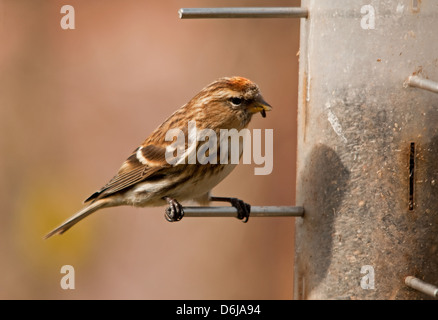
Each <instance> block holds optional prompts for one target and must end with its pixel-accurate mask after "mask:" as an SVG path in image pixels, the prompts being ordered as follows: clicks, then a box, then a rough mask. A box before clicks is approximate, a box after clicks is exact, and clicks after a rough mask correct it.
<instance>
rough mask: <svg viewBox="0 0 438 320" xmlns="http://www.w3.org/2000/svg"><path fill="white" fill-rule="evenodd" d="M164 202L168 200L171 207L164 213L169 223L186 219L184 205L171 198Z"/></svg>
mask: <svg viewBox="0 0 438 320" xmlns="http://www.w3.org/2000/svg"><path fill="white" fill-rule="evenodd" d="M164 200H166V201H167V203H168V205H169V206H168V207H167V208H166V210H165V211H164V218H166V220H167V221H169V222H176V221H180V220H181V219H182V218H183V217H184V210H183V207H182V205H181V204H180V203H179V202H178V201H176V200H175V199H172V198H169V197H166V198H164Z"/></svg>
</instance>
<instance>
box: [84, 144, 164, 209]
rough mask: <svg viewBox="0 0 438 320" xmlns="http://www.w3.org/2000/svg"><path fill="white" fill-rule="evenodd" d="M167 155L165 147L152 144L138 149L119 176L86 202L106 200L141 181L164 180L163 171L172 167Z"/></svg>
mask: <svg viewBox="0 0 438 320" xmlns="http://www.w3.org/2000/svg"><path fill="white" fill-rule="evenodd" d="M165 155H166V148H165V147H160V146H156V145H152V144H149V145H146V146H140V147H138V148H137V149H135V150H134V152H133V153H132V154H131V156H130V157H129V158H128V159H126V161H125V162H124V163H123V165H122V166H121V168H120V170H119V172H118V173H117V175H115V176H114V177H113V178H112V179H111V180H110V181H109V182H108V183H107V184H106V185H105V186H104V187H103V188H101V189H100V190H99V191H96V192H95V193H93V194H92V195H91V196H90V197H88V198H87V199H86V200H85V201H84V202H89V201H96V200H98V199H102V198H105V197H107V196H109V195H111V194H114V193H116V192H118V191H121V190H124V189H126V188H129V187H131V186H133V185H134V184H136V183H138V182H141V181H145V180H155V179H160V178H162V177H163V173H162V171H163V169H165V168H169V167H171V165H170V164H169V163H168V162H167V161H166V157H165Z"/></svg>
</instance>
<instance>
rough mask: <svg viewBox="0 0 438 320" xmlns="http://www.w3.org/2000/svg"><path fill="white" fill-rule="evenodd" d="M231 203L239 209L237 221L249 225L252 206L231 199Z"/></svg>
mask: <svg viewBox="0 0 438 320" xmlns="http://www.w3.org/2000/svg"><path fill="white" fill-rule="evenodd" d="M230 203H231V205H232V206H233V207H234V208H236V209H237V219H239V220H242V222H244V223H247V222H248V219H249V214H250V213H251V205H250V204H249V203H246V202H244V201H243V200H240V199H237V198H230Z"/></svg>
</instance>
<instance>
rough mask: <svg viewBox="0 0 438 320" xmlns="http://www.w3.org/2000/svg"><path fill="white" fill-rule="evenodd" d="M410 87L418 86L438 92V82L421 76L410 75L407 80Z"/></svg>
mask: <svg viewBox="0 0 438 320" xmlns="http://www.w3.org/2000/svg"><path fill="white" fill-rule="evenodd" d="M407 84H408V85H409V86H410V87H416V88H420V89H424V90H429V91H432V92H435V93H438V82H435V81H432V80H429V79H424V78H420V77H419V76H410V77H409V78H408V80H407Z"/></svg>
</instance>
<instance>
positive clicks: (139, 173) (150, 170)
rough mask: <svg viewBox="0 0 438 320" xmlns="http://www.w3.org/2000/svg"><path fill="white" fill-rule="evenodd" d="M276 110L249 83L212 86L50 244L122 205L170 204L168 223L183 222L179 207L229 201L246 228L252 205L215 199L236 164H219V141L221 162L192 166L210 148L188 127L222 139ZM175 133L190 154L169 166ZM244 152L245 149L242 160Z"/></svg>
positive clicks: (130, 160) (222, 82) (164, 125)
mask: <svg viewBox="0 0 438 320" xmlns="http://www.w3.org/2000/svg"><path fill="white" fill-rule="evenodd" d="M271 109H272V108H271V106H270V105H269V104H268V103H267V102H265V100H264V99H263V97H262V96H261V94H260V90H259V88H258V86H257V85H256V84H255V83H253V82H251V81H250V80H248V79H245V78H242V77H232V78H221V79H219V80H217V81H215V82H213V83H211V84H210V85H208V86H207V87H205V88H204V89H202V90H201V92H199V93H198V94H197V95H196V96H195V97H193V98H192V99H191V100H190V101H189V102H188V103H187V104H185V105H184V106H182V107H181V108H179V109H178V110H177V111H175V112H174V113H173V114H172V115H171V116H170V117H169V118H168V119H167V120H166V121H164V122H163V123H162V124H161V125H160V126H159V127H158V128H157V129H156V130H155V131H154V132H153V133H152V134H151V135H150V136H149V138H147V139H146V140H145V141H144V142H143V144H142V145H140V146H139V147H138V148H137V149H135V150H134V152H133V153H132V154H131V156H130V157H129V158H128V159H127V160H126V161H125V162H124V163H123V165H122V167H121V168H120V170H119V172H118V173H117V175H116V176H115V177H114V178H112V179H111V180H110V181H109V182H108V183H107V184H106V185H105V186H104V187H103V188H102V189H100V190H99V191H97V192H95V193H93V194H92V195H91V196H90V197H88V199H86V200H85V203H87V206H86V207H85V208H83V209H82V210H80V211H79V212H78V213H76V214H75V215H73V216H72V217H71V218H69V219H68V220H67V221H65V222H64V223H63V224H62V225H60V226H59V227H57V228H56V229H54V230H53V231H51V232H50V233H49V234H47V235H46V238H49V237H51V236H53V235H55V234H62V233H64V232H65V231H67V230H68V229H70V228H71V227H72V226H73V225H75V224H76V223H78V222H79V221H80V220H82V219H84V218H85V217H87V216H88V215H90V214H91V213H93V212H95V211H97V210H99V209H102V208H108V207H114V206H121V205H130V206H135V207H146V206H161V205H166V204H167V205H168V207H167V208H166V210H165V217H166V219H167V220H168V221H178V220H180V219H181V218H182V217H183V215H184V212H183V208H182V206H181V204H180V203H179V201H184V200H195V201H197V202H198V203H201V204H207V203H208V202H209V201H227V202H230V203H231V204H232V205H233V206H234V207H236V208H237V211H238V218H239V219H244V221H245V222H246V221H247V220H248V217H249V212H250V205H249V204H246V203H245V202H243V201H241V200H239V199H236V198H225V197H212V196H210V190H211V189H212V188H213V187H214V186H216V185H217V184H218V183H219V182H220V181H222V180H223V179H224V178H225V177H226V176H227V175H228V174H229V173H230V172H231V171H232V170H233V169H234V167H235V166H236V163H231V161H220V160H224V159H219V149H220V147H221V146H220V145H219V144H220V141H219V140H220V139H217V140H218V141H217V144H218V146H217V148H218V149H217V150H216V153H215V154H214V155H213V153H212V154H210V156H213V157H216V156H217V157H218V158H217V161H210V162H208V163H199V162H195V163H193V162H191V161H187V160H188V159H189V158H190V157H192V158H193V153H195V152H196V151H199V148H200V147H201V145H202V144H203V143H206V141H195V144H193V143H190V137H189V136H190V135H191V134H190V132H188V131H189V129H188V123H189V122H190V121H192V123H193V121H194V123H195V124H196V127H197V130H202V129H211V130H213V131H214V132H215V133H216V134H218V136H219V133H220V131H221V130H223V129H228V130H231V129H236V130H238V131H240V130H241V129H244V128H246V127H247V126H248V124H249V122H250V121H251V118H252V116H253V114H255V113H258V112H260V113H261V114H262V116H263V117H265V116H266V111H269V110H271ZM172 129H178V130H181V131H180V132H182V133H185V135H187V137H185V140H184V142H185V143H184V147H185V148H186V151H185V152H183V153H182V156H180V157H179V158H177V159H178V160H177V161H173V162H172V161H169V157H168V155H169V146H171V145H172V143H174V141H173V140H172V139H169V138H168V136H166V135H167V133H168V132H170V130H172ZM211 130H210V132H212V131H211ZM192 138H193V137H192ZM204 140H210V138H209V139H204ZM212 141H213V140H212ZM227 141H228V140H227ZM222 142H223V141H222ZM192 145H194V147H193V148H192V147H191V146H192ZM241 147H242V146H241V145H240V149H239V153H240V156H241V154H242V150H241ZM173 151H175V150H173ZM172 154H174V152H172ZM226 160H229V159H226Z"/></svg>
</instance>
